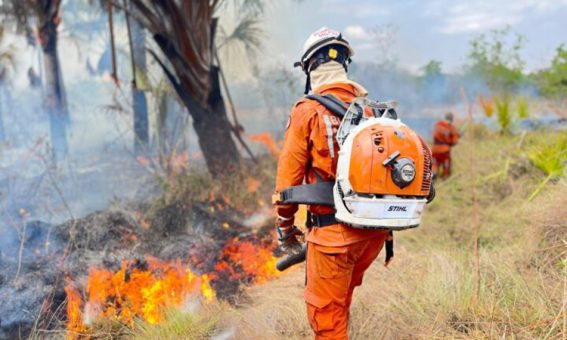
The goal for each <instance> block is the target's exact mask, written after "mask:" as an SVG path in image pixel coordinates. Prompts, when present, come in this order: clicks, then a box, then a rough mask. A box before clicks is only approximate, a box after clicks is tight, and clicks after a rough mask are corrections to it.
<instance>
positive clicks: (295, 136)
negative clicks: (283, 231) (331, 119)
mask: <svg viewBox="0 0 567 340" xmlns="http://www.w3.org/2000/svg"><path fill="white" fill-rule="evenodd" d="M303 106H304V104H302V103H299V104H298V105H296V106H295V108H294V109H293V111H292V112H291V115H290V118H289V119H290V120H289V125H288V127H287V130H286V133H285V137H284V142H283V147H282V150H281V152H280V157H279V160H278V171H277V176H276V194H279V193H280V192H281V191H282V190H284V189H286V188H288V187H291V186H294V185H299V184H301V183H303V179H304V177H305V171H306V168H307V165H308V163H309V135H310V131H311V123H312V120H313V114H310V112H307V110H304V109H303ZM276 210H277V214H278V220H277V222H276V224H277V225H278V226H280V227H287V226H291V225H293V223H294V215H295V213H296V212H297V204H287V205H278V206H277V207H276Z"/></svg>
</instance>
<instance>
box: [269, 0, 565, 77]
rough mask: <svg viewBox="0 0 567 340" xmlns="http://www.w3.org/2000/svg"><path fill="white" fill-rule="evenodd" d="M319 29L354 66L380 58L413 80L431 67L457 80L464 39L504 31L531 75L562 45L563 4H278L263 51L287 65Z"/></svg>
mask: <svg viewBox="0 0 567 340" xmlns="http://www.w3.org/2000/svg"><path fill="white" fill-rule="evenodd" d="M321 26H328V27H331V28H333V29H335V30H339V31H341V32H343V35H344V36H345V37H346V38H347V39H348V40H349V41H350V42H351V44H352V45H353V46H354V49H355V53H356V55H355V57H354V58H353V59H354V61H355V62H356V61H357V60H359V61H376V60H379V59H381V58H382V57H380V56H379V54H380V53H387V55H389V56H390V57H391V58H392V59H394V60H395V61H397V62H398V64H399V65H401V66H403V67H404V68H407V69H409V70H411V71H412V72H415V73H417V72H419V69H420V68H421V67H422V66H423V65H425V64H426V63H427V62H428V61H430V60H432V59H436V60H440V61H441V62H442V65H443V69H444V71H446V72H458V71H459V69H460V68H462V66H463V64H464V63H465V62H466V57H467V54H468V50H469V42H470V40H471V39H473V38H475V37H476V36H478V35H479V34H482V33H487V32H489V31H490V30H493V29H501V28H505V27H507V26H509V27H510V28H511V30H512V31H514V32H517V33H519V34H521V35H523V36H525V38H526V39H527V41H526V43H525V48H524V50H523V52H522V57H523V58H524V60H525V61H526V68H527V70H529V71H532V70H537V69H540V68H543V67H546V66H547V65H549V62H550V61H551V59H552V58H553V55H554V54H555V49H556V48H557V47H558V46H559V45H560V44H566V45H567V0H375V1H371V0H303V1H291V0H284V1H282V0H278V1H277V2H276V1H272V2H271V4H270V5H268V8H267V15H266V19H265V29H266V31H267V35H268V38H267V39H266V45H265V50H266V51H267V53H269V55H270V58H271V59H274V60H277V61H278V62H283V63H289V64H290V65H291V64H292V63H293V61H296V60H297V59H299V56H300V55H301V49H302V46H303V42H304V41H305V39H306V38H307V36H308V35H309V34H310V33H311V32H313V31H315V30H317V29H318V28H320V27H321ZM376 31H378V32H379V34H382V35H383V33H384V32H390V33H388V35H387V36H389V37H391V36H393V37H394V38H393V39H390V42H389V43H388V47H386V46H383V45H384V44H380V45H378V44H376V34H375V33H374V32H376ZM380 32H381V33H380ZM383 40H384V39H382V41H383ZM379 47H381V48H379ZM386 48H387V51H385V49H386ZM382 55H383V54H382Z"/></svg>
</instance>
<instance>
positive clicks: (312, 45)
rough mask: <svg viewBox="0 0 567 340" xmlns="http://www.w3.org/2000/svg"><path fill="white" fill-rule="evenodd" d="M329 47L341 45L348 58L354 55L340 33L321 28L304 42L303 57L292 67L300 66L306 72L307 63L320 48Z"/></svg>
mask: <svg viewBox="0 0 567 340" xmlns="http://www.w3.org/2000/svg"><path fill="white" fill-rule="evenodd" d="M329 45H343V46H345V47H346V48H347V50H348V54H349V55H348V58H350V57H352V56H353V55H354V50H353V49H352V47H351V46H350V44H349V43H348V41H346V40H345V39H343V36H342V34H341V33H340V32H337V31H335V30H333V29H330V28H328V27H324V26H323V27H321V28H320V29H318V30H317V31H315V32H313V33H311V35H310V36H309V37H308V38H307V40H306V41H305V44H304V45H303V55H302V56H301V60H300V61H298V62H296V63H295V65H294V66H301V67H302V68H303V70H304V71H307V70H306V68H307V66H308V65H307V64H306V63H307V61H308V60H309V59H310V58H311V57H312V56H313V55H314V54H315V52H317V51H318V50H320V49H321V48H323V47H325V46H329Z"/></svg>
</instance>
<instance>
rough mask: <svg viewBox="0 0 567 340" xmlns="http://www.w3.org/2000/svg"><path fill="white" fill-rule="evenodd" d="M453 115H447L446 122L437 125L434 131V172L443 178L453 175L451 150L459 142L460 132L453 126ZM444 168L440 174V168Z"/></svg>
mask: <svg viewBox="0 0 567 340" xmlns="http://www.w3.org/2000/svg"><path fill="white" fill-rule="evenodd" d="M452 122H453V114H452V113H447V114H446V115H445V120H440V121H438V122H437V123H435V127H434V129H433V148H432V149H431V153H432V155H433V172H434V173H435V174H436V175H437V176H439V177H441V178H447V177H449V176H450V175H451V148H452V147H453V146H455V145H456V144H457V143H458V141H459V132H458V131H457V129H456V128H455V126H454V125H453V124H452ZM440 167H441V168H442V169H443V170H442V172H441V174H439V168H440Z"/></svg>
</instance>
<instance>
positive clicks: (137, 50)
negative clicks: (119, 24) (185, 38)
mask: <svg viewBox="0 0 567 340" xmlns="http://www.w3.org/2000/svg"><path fill="white" fill-rule="evenodd" d="M125 2H126V0H125ZM128 9H129V11H128V12H134V13H136V8H134V7H133V6H132V2H128ZM128 12H127V13H126V22H127V26H128V35H129V40H130V54H131V57H132V58H131V59H132V102H133V104H134V105H133V106H134V153H135V154H137V155H138V154H140V153H142V152H143V151H147V148H148V145H149V140H150V136H149V121H148V101H147V99H146V94H145V92H144V91H142V90H141V89H140V88H139V86H138V83H137V81H136V79H137V74H140V75H142V74H145V73H146V72H147V65H146V35H145V32H144V27H143V26H142V25H140V23H139V22H138V20H135V19H134V20H130V15H129V14H128Z"/></svg>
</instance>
